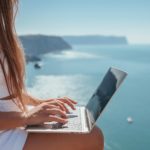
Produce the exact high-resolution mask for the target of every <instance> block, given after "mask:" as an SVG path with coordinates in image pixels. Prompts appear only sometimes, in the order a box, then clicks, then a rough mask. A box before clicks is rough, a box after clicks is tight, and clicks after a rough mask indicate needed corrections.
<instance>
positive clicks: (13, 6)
mask: <svg viewBox="0 0 150 150" xmlns="http://www.w3.org/2000/svg"><path fill="white" fill-rule="evenodd" d="M17 10H18V0H0V47H1V48H0V52H1V51H2V53H3V54H4V59H5V60H6V62H7V66H8V67H7V68H8V73H7V70H6V67H4V66H5V65H4V62H3V61H2V60H0V64H1V68H2V70H3V73H4V76H5V80H6V84H7V88H8V91H9V94H10V97H11V99H12V100H13V101H14V102H15V103H16V104H17V105H18V106H19V108H21V110H24V111H25V110H26V108H25V102H24V100H23V91H25V85H24V75H25V58H24V52H23V49H22V46H21V44H20V42H19V39H18V37H17V34H16V30H15V17H16V14H17Z"/></svg>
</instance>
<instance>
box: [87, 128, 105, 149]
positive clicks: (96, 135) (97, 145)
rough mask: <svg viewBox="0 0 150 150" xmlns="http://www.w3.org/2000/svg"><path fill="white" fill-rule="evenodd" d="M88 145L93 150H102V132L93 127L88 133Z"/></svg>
mask: <svg viewBox="0 0 150 150" xmlns="http://www.w3.org/2000/svg"><path fill="white" fill-rule="evenodd" d="M89 137H90V138H89V141H88V142H89V143H90V147H93V148H92V149H93V150H103V149H104V136H103V133H102V130H101V129H100V128H98V127H97V126H95V127H94V128H93V130H92V131H91V133H89Z"/></svg>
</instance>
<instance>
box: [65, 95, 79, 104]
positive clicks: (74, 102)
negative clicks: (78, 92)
mask: <svg viewBox="0 0 150 150" xmlns="http://www.w3.org/2000/svg"><path fill="white" fill-rule="evenodd" d="M64 98H65V99H68V100H69V101H71V102H72V103H73V104H77V102H76V101H74V100H72V99H70V98H69V97H66V96H65V97H64Z"/></svg>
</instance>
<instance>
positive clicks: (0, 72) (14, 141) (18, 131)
mask: <svg viewBox="0 0 150 150" xmlns="http://www.w3.org/2000/svg"><path fill="white" fill-rule="evenodd" d="M17 6H18V1H17V0H0V149H1V150H102V149H103V135H102V132H101V131H100V129H99V128H97V127H94V129H93V130H92V132H91V133H90V134H85V135H82V134H72V133H70V134H54V133H53V134H50V133H49V134H41V133H27V132H26V131H25V130H24V128H23V127H25V126H26V125H34V124H41V123H44V122H46V121H56V122H61V123H66V122H67V117H66V112H67V111H68V109H67V107H66V105H68V106H70V107H71V108H72V109H75V104H76V102H75V101H73V100H71V99H69V98H67V97H64V98H58V99H49V100H39V99H36V98H33V97H31V96H30V95H28V94H27V92H26V90H25V85H24V74H25V61H24V54H23V50H22V48H21V46H20V43H19V41H18V39H17V35H16V32H15V27H14V18H15V15H16V12H17ZM27 104H30V105H34V106H35V107H34V108H33V109H32V110H27V108H26V105H27ZM58 116H59V117H58Z"/></svg>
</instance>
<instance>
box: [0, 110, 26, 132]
mask: <svg viewBox="0 0 150 150" xmlns="http://www.w3.org/2000/svg"><path fill="white" fill-rule="evenodd" d="M25 124H26V117H25V115H24V114H23V113H21V112H0V130H7V129H12V128H16V127H21V126H25Z"/></svg>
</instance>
